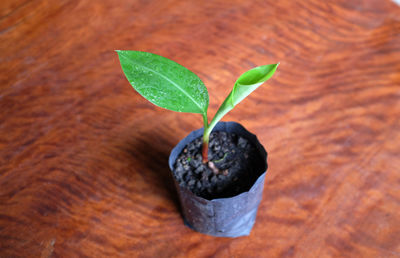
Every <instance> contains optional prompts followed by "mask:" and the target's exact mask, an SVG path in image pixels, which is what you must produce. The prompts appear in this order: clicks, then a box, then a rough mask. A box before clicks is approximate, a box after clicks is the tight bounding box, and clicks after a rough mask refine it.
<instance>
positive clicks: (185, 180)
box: [174, 132, 264, 200]
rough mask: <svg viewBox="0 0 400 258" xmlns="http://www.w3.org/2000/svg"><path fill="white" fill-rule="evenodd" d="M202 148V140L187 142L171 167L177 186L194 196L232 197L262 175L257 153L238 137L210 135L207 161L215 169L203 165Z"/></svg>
mask: <svg viewBox="0 0 400 258" xmlns="http://www.w3.org/2000/svg"><path fill="white" fill-rule="evenodd" d="M201 146H202V138H201V137H200V138H197V139H196V140H194V141H193V142H191V143H189V144H188V145H187V146H186V147H185V148H184V149H183V151H182V153H181V154H180V155H179V156H178V158H177V160H176V162H175V167H174V169H175V170H174V176H175V178H176V180H177V181H178V183H179V185H180V186H183V187H186V188H188V189H190V190H191V191H192V192H193V193H194V194H196V195H197V196H201V197H203V198H205V199H208V200H211V199H215V198H224V197H232V196H235V195H237V194H240V193H242V192H245V191H248V190H249V189H250V188H251V186H252V185H253V184H254V182H255V181H256V180H257V178H258V177H259V176H260V175H261V174H262V173H263V172H264V171H263V165H264V163H263V160H262V158H261V157H260V155H259V153H258V151H257V150H256V148H255V147H254V146H253V145H252V144H251V143H250V142H249V141H248V140H247V139H245V138H243V137H241V136H237V135H236V134H230V133H226V132H213V133H211V135H210V143H209V151H208V158H209V160H210V161H211V162H212V163H213V164H214V166H213V164H204V163H203V162H202V156H201ZM213 167H214V168H213Z"/></svg>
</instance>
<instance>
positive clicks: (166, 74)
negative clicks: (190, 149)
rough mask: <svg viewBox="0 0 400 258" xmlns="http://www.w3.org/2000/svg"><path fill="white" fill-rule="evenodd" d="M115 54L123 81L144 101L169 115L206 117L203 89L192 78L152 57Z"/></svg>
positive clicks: (136, 53)
mask: <svg viewBox="0 0 400 258" xmlns="http://www.w3.org/2000/svg"><path fill="white" fill-rule="evenodd" d="M117 53H118V57H119V61H120V63H121V67H122V70H123V71H124V74H125V76H126V78H127V79H128V81H129V82H130V83H131V85H132V86H133V88H134V89H135V90H136V91H137V92H139V94H140V95H142V96H143V97H144V98H145V99H147V100H148V101H150V102H151V103H153V104H154V105H156V106H159V107H162V108H166V109H169V110H172V111H177V112H187V113H200V114H203V115H204V114H207V108H208V92H207V88H206V87H205V85H204V83H203V82H202V81H201V80H200V78H199V77H198V76H197V75H196V74H194V73H193V72H191V71H190V70H188V69H187V68H185V67H183V66H181V65H180V64H178V63H176V62H174V61H172V60H169V59H167V58H165V57H162V56H159V55H156V54H152V53H147V52H141V51H129V50H117Z"/></svg>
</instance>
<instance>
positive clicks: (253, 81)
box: [204, 63, 279, 139]
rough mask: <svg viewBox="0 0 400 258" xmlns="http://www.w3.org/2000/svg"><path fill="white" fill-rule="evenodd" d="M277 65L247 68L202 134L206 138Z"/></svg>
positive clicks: (269, 75)
mask: <svg viewBox="0 0 400 258" xmlns="http://www.w3.org/2000/svg"><path fill="white" fill-rule="evenodd" d="M278 65H279V63H278V64H270V65H263V66H258V67H256V68H253V69H251V70H248V71H247V72H245V73H244V74H242V75H241V76H240V77H239V78H238V79H237V81H236V82H235V85H234V86H233V89H232V91H231V93H229V95H228V97H226V99H225V100H224V102H223V103H222V104H221V106H220V107H219V109H218V110H217V113H216V114H215V116H214V118H213V119H212V120H211V123H210V125H209V126H208V127H207V130H206V131H205V133H204V135H206V139H207V137H208V135H209V134H210V133H211V131H212V129H213V128H214V127H215V125H216V124H217V123H218V121H220V120H221V119H222V117H223V116H225V115H226V114H227V113H228V112H229V111H231V110H232V109H233V108H234V107H235V106H236V105H237V104H238V103H239V102H240V101H242V100H243V99H244V98H246V97H247V96H248V95H249V94H250V93H252V92H253V91H254V90H255V89H257V88H258V87H259V86H260V85H261V84H263V83H264V82H266V81H267V80H268V79H269V78H271V76H272V75H273V74H274V73H275V71H276V68H278Z"/></svg>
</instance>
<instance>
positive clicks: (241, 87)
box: [230, 63, 279, 107]
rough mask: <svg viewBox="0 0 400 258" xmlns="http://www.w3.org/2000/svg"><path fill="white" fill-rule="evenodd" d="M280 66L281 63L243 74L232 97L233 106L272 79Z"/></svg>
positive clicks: (257, 68) (233, 90)
mask: <svg viewBox="0 0 400 258" xmlns="http://www.w3.org/2000/svg"><path fill="white" fill-rule="evenodd" d="M278 65H279V63H278V64H270V65H263V66H258V67H256V68H253V69H251V70H249V71H247V72H245V73H244V74H242V75H241V76H240V77H239V78H238V79H237V81H236V83H235V86H234V87H233V89H232V92H231V95H230V100H231V104H232V106H233V107H234V106H236V105H237V104H238V103H239V102H241V101H242V100H243V99H244V98H246V97H247V96H248V95H249V94H250V93H252V92H253V91H254V90H255V89H257V88H258V87H259V86H260V85H261V84H263V83H264V82H266V81H267V80H268V79H269V78H271V77H272V75H273V74H274V73H275V71H276V68H277V67H278Z"/></svg>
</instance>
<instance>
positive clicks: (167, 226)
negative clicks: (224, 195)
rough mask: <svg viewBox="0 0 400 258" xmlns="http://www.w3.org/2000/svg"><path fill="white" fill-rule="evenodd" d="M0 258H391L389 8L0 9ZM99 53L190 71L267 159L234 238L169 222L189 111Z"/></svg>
mask: <svg viewBox="0 0 400 258" xmlns="http://www.w3.org/2000/svg"><path fill="white" fill-rule="evenodd" d="M0 15H1V20H0V31H1V33H0V60H1V63H0V71H1V74H0V76H1V77H0V78H1V79H0V80H1V85H0V87H1V88H0V89H1V91H0V257H399V256H400V7H399V6H398V5H396V4H395V3H394V2H392V1H389V0H371V1H361V0H354V1H350V0H340V1H320V0H306V1H291V0H280V1H261V0H260V1H240V0H218V1H194V0H193V1H177V0H165V1H111V0H103V1H87V0H82V1H68V0H61V1H46V0H32V1H26V0H17V1H15V0H2V1H1V3H0ZM116 49H131V50H142V51H149V52H153V53H156V54H159V55H163V56H165V57H168V58H171V59H173V60H175V61H177V62H179V63H181V64H182V65H184V66H186V67H188V68H189V69H191V70H192V71H194V72H195V73H197V74H198V75H199V76H200V77H201V78H202V80H203V81H204V82H205V84H206V85H207V87H208V89H209V93H210V103H211V104H210V109H209V113H210V114H214V112H215V111H216V109H217V107H218V105H219V104H220V103H221V102H222V101H223V99H224V98H225V96H226V95H227V94H228V93H229V91H230V89H231V87H232V85H233V83H234V81H235V80H236V78H237V77H238V76H239V75H240V74H241V73H242V72H244V71H245V70H247V69H249V68H251V67H254V66H256V65H262V64H268V63H274V62H278V61H280V63H281V65H280V66H279V69H278V71H277V73H276V75H275V76H274V78H273V79H271V80H270V81H269V82H268V83H267V85H265V86H263V87H261V88H260V89H258V90H257V91H255V92H254V93H253V94H252V95H251V96H249V97H248V99H246V100H245V101H243V102H242V103H241V104H240V105H238V106H237V107H236V109H235V110H233V111H232V112H231V113H229V114H228V115H227V116H226V117H225V118H224V120H225V121H229V120H234V121H239V122H240V123H242V124H243V125H245V126H246V127H247V128H248V129H249V130H250V131H252V132H253V133H256V134H257V135H258V137H259V139H260V141H261V142H262V143H263V144H264V146H265V147H266V149H267V150H268V152H269V165H270V168H269V171H268V173H267V177H266V185H265V189H264V195H263V198H264V199H263V201H262V203H261V205H260V208H259V213H258V217H257V222H256V224H255V227H254V228H253V231H252V232H251V235H250V236H248V237H240V238H236V239H230V238H214V237H211V236H206V235H202V234H199V233H196V232H193V231H192V230H190V229H189V228H187V227H185V226H184V225H183V222H182V218H181V215H180V213H179V206H178V201H177V194H176V192H175V190H174V187H173V183H172V180H171V177H170V174H169V173H170V172H169V170H168V166H167V159H168V155H169V152H170V150H171V149H172V148H173V146H174V145H175V144H177V143H178V141H179V140H180V139H182V138H183V137H184V136H185V135H187V134H188V133H189V132H190V131H192V130H194V129H197V128H199V127H201V126H202V120H201V116H200V115H193V114H180V113H175V112H172V111H167V110H163V109H161V108H157V107H155V106H153V105H152V104H150V103H148V102H147V101H146V100H144V99H143V98H142V97H141V96H139V95H138V94H137V93H136V92H135V91H134V90H133V89H132V88H131V86H130V85H129V83H128V82H127V80H126V79H125V78H124V76H123V74H122V71H121V68H120V65H119V62H118V58H117V55H116V53H115V52H114V50H116Z"/></svg>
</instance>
